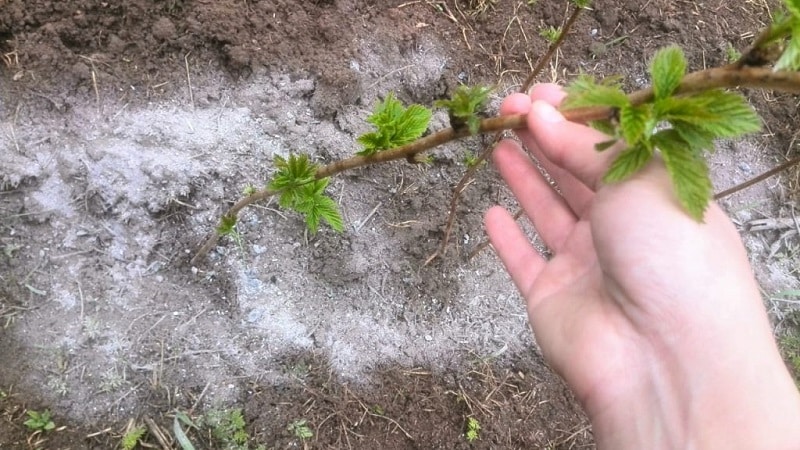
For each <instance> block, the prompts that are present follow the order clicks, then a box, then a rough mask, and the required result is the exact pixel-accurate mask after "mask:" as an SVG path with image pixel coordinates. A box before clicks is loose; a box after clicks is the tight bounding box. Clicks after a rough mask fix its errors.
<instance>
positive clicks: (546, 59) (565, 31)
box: [425, 8, 583, 266]
mask: <svg viewBox="0 0 800 450" xmlns="http://www.w3.org/2000/svg"><path fill="white" fill-rule="evenodd" d="M582 11H583V8H575V10H574V11H572V14H571V15H570V17H569V19H567V22H566V23H565V24H564V26H563V27H561V33H559V35H558V39H556V40H555V42H553V43H552V44H551V45H550V47H548V49H547V52H546V53H545V54H544V55H542V57H541V58H539V61H538V62H537V63H536V66H535V67H534V68H533V70H531V73H530V75H528V78H527V79H526V80H525V82H524V83H522V87H521V88H520V92H521V93H526V92H528V90H529V89H530V88H531V85H533V82H534V80H536V77H538V76H539V74H540V73H542V70H544V67H545V66H546V65H547V64H548V63H550V60H552V59H553V56H554V55H555V54H556V52H557V51H558V49H559V48H561V44H563V43H564V39H566V37H567V35H569V32H570V31H571V30H572V26H573V25H575V22H576V21H577V20H578V17H580V15H581V12H582ZM501 137H502V134H501V132H497V133H496V134H495V135H494V138H493V139H492V143H491V144H490V145H488V146H486V148H484V149H483V151H482V152H481V153H480V154H479V155H478V157H477V158H476V159H475V162H474V164H472V166H471V167H469V168H468V169H467V171H466V173H464V175H463V176H462V177H461V179H460V180H458V184H456V187H455V188H454V189H453V196H452V197H451V198H450V209H449V211H448V213H447V224H446V225H445V228H444V236H443V237H442V242H441V243H440V244H439V247H438V248H437V249H436V251H435V252H434V253H433V254H432V255H431V256H429V257H428V259H426V260H425V265H426V266H427V265H428V264H430V263H431V262H432V261H433V260H434V259H436V258H439V257H443V256H444V255H445V253H446V252H447V246H448V245H449V243H450V235H451V234H452V232H453V226H454V225H455V221H456V209H457V208H458V202H459V200H461V193H462V192H464V189H466V188H467V185H468V184H469V182H470V181H471V180H472V178H473V177H474V176H475V173H476V172H477V171H478V169H479V168H480V167H481V163H483V162H484V161H486V160H487V159H489V157H490V156H491V155H492V152H494V149H495V147H496V146H497V143H498V142H500V138H501Z"/></svg>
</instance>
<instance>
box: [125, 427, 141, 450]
mask: <svg viewBox="0 0 800 450" xmlns="http://www.w3.org/2000/svg"><path fill="white" fill-rule="evenodd" d="M146 432H147V429H146V428H145V427H141V426H139V427H135V428H132V429H131V430H129V431H128V432H127V433H125V435H124V436H122V440H121V441H120V443H119V446H120V448H122V450H133V449H135V448H136V446H137V445H139V442H140V441H141V440H142V437H144V434H145V433H146Z"/></svg>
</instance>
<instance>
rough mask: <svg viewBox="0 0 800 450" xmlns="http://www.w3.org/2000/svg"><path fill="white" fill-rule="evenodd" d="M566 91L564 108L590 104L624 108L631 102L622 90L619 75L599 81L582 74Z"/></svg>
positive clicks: (581, 106)
mask: <svg viewBox="0 0 800 450" xmlns="http://www.w3.org/2000/svg"><path fill="white" fill-rule="evenodd" d="M566 91H567V98H565V99H564V102H563V103H562V105H561V107H562V108H563V109H574V108H583V107H589V106H611V107H614V108H622V107H623V106H627V105H630V103H631V102H630V100H628V96H627V95H625V92H623V90H622V85H621V83H620V79H619V77H608V78H605V79H603V80H602V81H600V82H599V83H598V82H597V81H596V80H595V79H594V78H592V77H591V76H589V75H585V74H581V75H579V76H578V78H577V79H576V80H575V81H573V82H572V83H571V84H570V85H569V86H567V87H566Z"/></svg>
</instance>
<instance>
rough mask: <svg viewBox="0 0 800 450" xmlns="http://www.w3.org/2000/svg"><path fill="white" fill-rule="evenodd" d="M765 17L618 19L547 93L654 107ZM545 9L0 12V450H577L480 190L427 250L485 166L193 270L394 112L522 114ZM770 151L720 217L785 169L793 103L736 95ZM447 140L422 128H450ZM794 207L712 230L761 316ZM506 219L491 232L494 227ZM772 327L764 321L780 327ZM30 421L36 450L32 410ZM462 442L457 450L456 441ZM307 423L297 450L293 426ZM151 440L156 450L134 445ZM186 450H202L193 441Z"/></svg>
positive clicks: (755, 159)
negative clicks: (125, 439) (229, 415)
mask: <svg viewBox="0 0 800 450" xmlns="http://www.w3.org/2000/svg"><path fill="white" fill-rule="evenodd" d="M774 11H775V4H774V3H773V2H765V3H763V4H762V3H757V2H741V4H735V3H731V2H725V1H719V2H716V3H714V4H710V3H706V4H703V5H698V4H696V3H695V2H689V1H669V2H668V1H664V0H652V1H649V2H644V4H643V3H642V2H634V1H622V2H615V3H614V4H613V5H598V7H597V8H596V9H594V10H591V11H587V12H586V13H585V14H584V15H583V16H582V17H581V18H580V20H579V21H578V22H577V24H576V26H575V28H574V31H573V32H572V33H571V35H570V36H569V40H568V44H567V45H566V46H565V47H564V48H562V49H561V50H560V51H559V54H558V55H557V57H556V59H555V60H554V61H553V62H552V63H551V64H550V66H549V68H548V70H546V72H545V74H544V75H543V76H541V77H540V81H556V82H565V81H566V80H569V79H571V77H573V76H574V75H575V74H577V73H578V72H580V71H584V72H589V73H592V74H596V75H598V76H602V75H610V74H618V73H620V72H622V73H621V74H622V75H623V76H624V77H625V80H626V85H627V87H628V88H630V89H636V88H640V87H644V86H646V85H647V84H648V79H647V74H646V64H647V60H648V58H649V57H650V56H651V55H652V53H653V52H654V50H655V49H656V48H658V47H661V46H663V45H667V44H670V43H677V44H680V45H681V46H682V47H683V48H684V49H685V51H686V52H687V56H688V57H689V61H690V65H691V67H692V68H693V69H698V68H702V67H704V66H714V65H719V64H723V63H725V61H726V54H727V49H728V47H729V46H733V47H735V48H738V49H739V50H743V49H744V48H745V47H746V46H747V44H748V42H749V41H750V39H751V36H752V34H748V33H749V32H751V31H752V32H756V31H757V30H758V29H760V28H761V26H762V25H764V24H765V23H766V22H767V21H768V20H769V16H770V14H771V13H772V12H774ZM568 13H569V11H568V8H567V6H566V4H565V2H555V1H547V0H539V1H538V2H536V3H535V4H534V5H528V2H525V1H480V0H469V1H464V0H457V1H455V2H454V1H452V0H447V1H437V2H428V1H411V2H400V1H370V0H366V1H359V0H318V1H297V0H273V1H265V0H246V1H233V0H219V1H204V0H167V1H163V2H151V1H145V0H131V1H127V2H98V1H91V0H60V1H44V0H42V1H35V2H30V1H24V0H5V1H3V0H0V55H2V56H3V61H4V64H0V129H1V130H2V133H0V188H2V190H0V217H2V221H1V222H0V246H1V247H2V249H3V254H2V255H0V316H2V317H1V318H2V325H4V326H3V329H2V330H0V342H1V343H2V345H0V348H2V352H0V413H2V415H1V417H0V447H2V448H46V449H83V448H86V449H107V448H115V446H117V445H118V443H119V440H120V436H121V435H122V434H123V433H124V430H125V429H126V427H127V426H128V424H129V423H131V421H132V423H133V424H135V425H137V426H145V427H147V428H148V434H147V436H146V437H145V442H146V443H147V444H148V445H151V446H152V447H155V448H179V445H178V443H177V442H176V440H175V437H174V436H175V435H174V432H173V421H174V417H175V413H176V411H180V412H183V413H186V414H188V415H189V416H190V417H193V418H199V417H201V416H203V415H204V414H205V413H207V412H209V411H213V410H226V409H231V408H241V409H242V411H243V413H244V416H245V418H246V421H247V431H248V433H249V434H250V436H251V438H252V440H253V442H258V443H262V444H264V445H265V446H266V447H267V448H299V447H300V446H303V447H308V448H389V449H391V448H470V447H476V448H545V447H547V448H580V447H590V446H592V436H591V428H590V426H589V424H588V422H587V420H586V418H585V416H584V415H583V413H582V412H581V410H580V408H579V406H578V405H577V403H576V402H575V401H574V399H573V398H572V397H571V395H570V393H569V391H568V390H567V389H566V387H565V386H564V385H563V383H562V382H561V381H560V379H559V378H558V377H557V376H556V375H554V374H552V373H551V372H550V371H549V369H548V368H547V367H546V365H545V363H544V362H543V360H542V358H541V356H540V355H539V353H538V352H537V350H536V347H535V343H534V342H533V337H532V335H531V333H530V330H529V329H528V326H527V322H526V315H525V310H524V306H523V305H522V302H521V301H520V299H519V296H518V294H517V293H516V291H515V290H514V288H513V286H512V285H511V283H510V281H509V279H508V277H507V275H506V274H505V272H504V271H503V270H502V267H501V266H500V264H499V262H498V261H497V259H496V258H495V257H494V255H493V254H491V252H488V251H487V252H483V253H482V254H480V255H479V256H478V257H477V258H475V259H473V260H470V261H468V260H467V259H466V255H467V254H468V253H469V252H470V251H471V250H472V249H473V248H474V247H475V246H476V245H478V244H479V243H480V242H481V241H482V240H483V229H482V224H481V214H482V212H483V211H485V210H486V209H487V208H488V207H489V206H490V205H492V204H496V203H501V204H506V205H513V202H512V200H511V199H510V194H509V193H508V191H507V190H506V189H505V187H504V186H503V184H502V183H501V182H500V181H499V180H498V177H497V176H496V174H495V173H494V171H493V170H492V169H491V168H486V169H484V170H482V171H480V173H479V175H478V176H477V178H476V180H475V181H474V182H473V183H472V184H471V185H470V187H469V189H468V190H467V191H466V193H465V194H464V196H463V201H462V202H461V204H460V205H461V206H460V209H459V215H458V220H457V223H456V228H455V230H454V234H453V235H454V242H453V243H452V245H451V247H450V249H449V253H448V254H447V257H445V258H443V259H440V260H438V261H437V262H436V263H435V264H432V265H429V266H424V265H423V262H424V261H425V259H426V258H427V257H428V256H429V255H430V254H432V253H433V252H434V251H435V250H436V248H437V247H438V245H439V243H440V241H441V238H442V236H443V229H444V223H445V221H446V214H447V212H446V205H447V204H448V203H449V201H450V195H451V189H452V188H453V187H454V186H455V184H456V183H457V182H458V180H459V178H460V177H461V175H462V174H463V172H464V171H465V167H464V164H463V162H462V161H463V155H464V153H465V152H466V151H472V152H477V151H479V150H480V149H481V146H482V144H483V142H482V139H477V138H476V139H472V140H467V141H463V142H459V143H454V144H450V145H447V146H444V147H443V148H441V149H438V150H436V151H435V152H434V161H433V164H431V165H410V164H407V163H392V164H387V165H384V166H380V167H367V168H363V169H358V170H355V171H353V172H351V173H348V174H345V175H343V176H340V177H338V178H336V179H334V180H333V181H332V183H331V188H330V192H332V193H333V194H334V197H335V198H336V199H337V201H338V202H339V203H340V205H341V208H342V210H343V214H344V217H345V221H346V223H347V224H348V225H347V230H346V232H345V233H343V234H337V233H334V232H332V231H330V230H323V231H321V232H320V233H318V234H317V235H314V236H312V235H309V234H308V233H306V232H305V231H304V225H303V223H302V222H301V220H300V219H299V218H298V217H296V216H294V215H292V214H291V213H287V212H284V211H280V210H278V209H277V206H276V205H275V204H272V203H268V204H265V205H261V206H258V207H255V208H250V209H249V210H247V211H245V212H244V213H243V215H242V217H241V220H240V223H239V225H238V227H239V228H238V231H239V232H240V235H241V241H240V242H233V241H224V242H222V244H221V245H220V246H218V247H217V248H216V249H215V250H214V251H213V252H212V253H211V254H210V255H209V258H208V260H207V261H205V262H204V263H203V264H202V265H200V266H197V267H192V266H191V265H190V264H189V263H188V261H189V259H190V257H191V255H192V252H193V251H194V250H196V249H197V246H198V245H199V243H200V242H202V240H203V239H204V238H205V236H206V235H207V233H209V232H210V231H211V230H212V229H213V227H214V224H215V222H216V220H217V219H218V217H219V215H220V214H221V212H222V211H224V209H225V208H226V206H227V205H230V204H231V203H232V202H233V201H235V200H236V199H237V197H239V196H240V195H241V192H242V191H243V189H244V188H245V187H246V186H247V185H248V184H250V183H252V184H255V185H259V184H263V183H264V182H265V180H267V179H268V177H269V174H270V172H271V160H272V158H273V157H274V156H275V155H283V156H286V155H287V154H289V153H290V152H306V153H309V154H311V155H312V157H313V158H314V160H315V161H317V162H320V163H323V162H329V161H332V160H335V159H338V158H343V157H347V156H349V155H351V154H352V153H353V151H354V149H355V148H356V143H355V137H356V136H357V135H359V134H360V133H363V132H365V131H366V129H367V128H366V127H367V125H366V124H365V122H364V118H365V117H366V116H367V115H368V114H369V110H370V109H371V107H372V106H373V105H374V104H375V102H376V101H378V99H380V98H381V97H382V96H383V95H385V94H386V93H387V92H389V91H394V92H396V93H397V95H398V97H399V98H400V99H402V100H403V101H405V102H419V103H423V104H431V103H432V102H433V101H434V100H436V99H439V98H444V97H446V96H447V95H448V93H449V92H451V91H452V90H453V88H454V87H455V86H457V85H458V84H459V83H462V82H465V83H470V84H476V83H484V84H491V85H494V86H496V87H497V90H496V93H495V94H494V98H493V102H492V108H493V109H496V108H497V106H498V105H499V102H500V100H501V99H502V97H503V96H505V94H507V93H508V92H512V91H514V90H517V89H519V86H520V84H521V80H523V79H524V78H526V77H527V75H528V73H529V72H530V69H531V67H532V65H533V64H534V63H535V62H536V60H537V58H538V56H539V55H541V54H542V53H543V52H544V50H545V49H546V42H545V41H544V40H543V39H542V38H541V37H540V36H539V34H538V30H540V29H541V28H542V27H544V26H549V25H553V26H559V25H560V24H561V23H563V21H564V20H565V18H566V15H567V14H568ZM751 100H752V102H753V103H754V105H756V106H757V107H758V108H759V110H760V112H762V115H763V117H764V121H765V133H764V134H763V135H761V136H755V137H752V138H749V139H748V140H744V141H739V142H723V143H720V148H719V151H718V152H717V154H716V155H715V156H714V159H713V160H712V169H713V172H714V176H715V178H716V179H717V186H718V188H719V189H720V190H721V189H724V188H727V187H729V186H731V185H734V184H736V183H737V182H740V181H744V180H745V179H747V178H750V177H752V176H753V175H755V174H757V173H760V172H762V171H764V170H766V169H768V168H770V167H772V166H774V165H775V164H776V163H777V162H780V161H783V160H784V159H785V157H786V155H788V154H790V153H792V152H793V151H794V150H795V149H796V147H795V149H793V148H791V146H792V145H796V144H795V141H796V140H795V138H796V136H797V129H796V127H795V125H794V124H796V123H798V110H797V103H796V99H794V98H792V97H788V96H775V95H773V94H764V93H761V92H754V93H752V95H751ZM446 122H447V118H446V117H445V115H443V114H442V113H437V115H436V116H435V117H434V123H433V125H432V127H433V128H439V127H443V126H445V125H446ZM788 186H789V184H788V183H785V182H784V183H782V182H780V180H778V179H776V180H771V181H769V182H766V183H762V184H760V185H757V186H756V187H754V188H751V189H749V190H747V191H745V192H743V193H740V194H737V195H735V196H733V197H731V198H729V199H726V200H725V201H724V202H723V205H724V206H725V207H726V208H728V210H729V212H730V213H731V214H732V215H733V217H734V218H735V219H736V220H737V223H739V224H740V225H741V226H742V233H743V238H744V240H745V242H746V243H747V245H748V248H749V250H750V252H751V258H752V261H753V263H754V268H755V270H756V272H757V276H758V278H759V281H760V282H761V283H762V286H763V289H764V292H765V296H766V297H767V299H769V298H770V296H772V295H774V294H776V293H778V292H782V291H785V290H787V289H797V288H798V285H799V284H800V283H798V280H797V277H796V274H795V272H796V269H795V268H796V267H798V261H797V255H796V252H794V251H793V250H792V249H794V248H796V245H797V237H796V236H792V235H790V234H786V233H784V231H786V230H781V229H772V230H768V231H767V232H763V231H748V223H750V221H752V220H754V219H762V218H786V217H792V215H791V214H792V213H793V208H794V203H793V202H792V201H791V198H792V197H791V192H790V191H791V190H790V189H789V187H788ZM511 207H513V206H511ZM785 306H786V305H783V304H778V303H776V302H772V301H770V310H771V313H772V314H773V317H774V319H775V321H776V324H778V325H779V324H780V323H781V319H782V318H783V317H784V314H785ZM45 409H48V410H50V411H51V412H52V414H53V417H54V422H55V424H56V426H57V428H56V430H54V431H51V432H48V433H32V432H31V431H29V430H27V429H26V428H25V427H24V426H23V425H22V423H23V422H24V420H25V418H26V415H25V414H26V413H25V411H26V410H37V411H41V410H45ZM469 417H474V418H476V419H478V421H479V423H480V426H481V432H480V438H479V439H478V440H477V441H476V442H474V443H472V444H470V443H468V442H467V441H466V439H465V437H464V432H465V423H466V420H467V418H469ZM301 419H304V420H306V421H307V423H308V425H309V427H310V428H311V429H312V430H313V432H314V436H313V437H311V438H309V439H306V440H302V441H301V440H300V439H299V438H298V437H296V436H294V435H292V434H291V433H290V432H289V431H288V429H287V426H288V425H289V424H291V423H293V422H294V421H296V420H301ZM158 430H161V432H162V433H163V435H164V436H165V437H164V438H163V442H162V441H159V439H158V437H157V436H156V433H157V431H158ZM187 431H188V432H189V437H190V439H192V441H193V442H194V443H195V445H196V446H198V448H217V447H218V446H219V445H220V444H219V442H218V441H216V443H215V441H213V440H212V439H211V438H210V437H209V434H208V433H207V432H200V431H198V430H193V429H188V428H187Z"/></svg>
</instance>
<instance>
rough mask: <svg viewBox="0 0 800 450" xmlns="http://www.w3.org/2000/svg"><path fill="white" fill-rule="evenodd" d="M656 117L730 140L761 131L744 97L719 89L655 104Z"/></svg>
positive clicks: (753, 112) (666, 99)
mask: <svg viewBox="0 0 800 450" xmlns="http://www.w3.org/2000/svg"><path fill="white" fill-rule="evenodd" d="M655 108H656V118H657V119H658V120H668V121H670V122H673V123H675V122H685V123H689V124H691V125H694V126H696V127H698V128H700V129H702V130H705V131H707V132H708V133H710V134H712V135H713V136H714V137H715V138H732V137H738V136H741V135H743V134H747V133H752V132H755V131H758V130H760V129H761V120H760V119H759V117H758V115H757V114H756V112H755V111H754V110H753V108H752V107H751V106H750V105H749V104H748V103H747V100H745V98H744V97H743V96H742V95H740V94H738V93H733V92H726V91H723V90H720V89H715V90H711V91H705V92H701V93H698V94H695V95H692V96H690V97H670V98H665V99H662V100H659V101H657V102H656V106H655Z"/></svg>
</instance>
